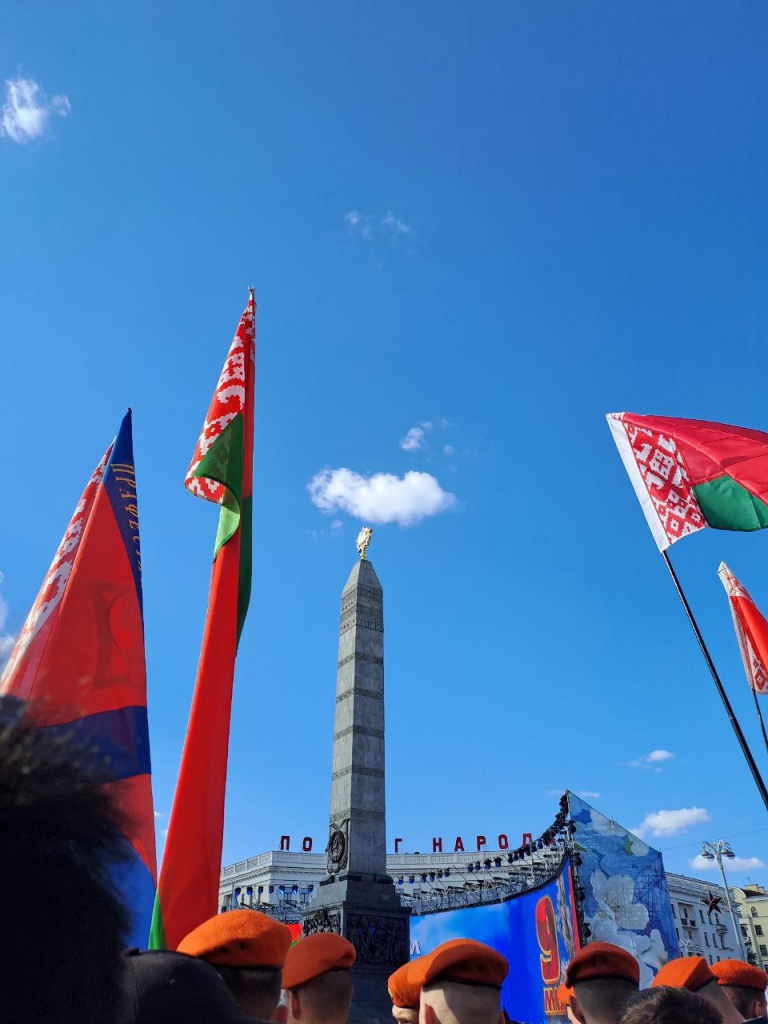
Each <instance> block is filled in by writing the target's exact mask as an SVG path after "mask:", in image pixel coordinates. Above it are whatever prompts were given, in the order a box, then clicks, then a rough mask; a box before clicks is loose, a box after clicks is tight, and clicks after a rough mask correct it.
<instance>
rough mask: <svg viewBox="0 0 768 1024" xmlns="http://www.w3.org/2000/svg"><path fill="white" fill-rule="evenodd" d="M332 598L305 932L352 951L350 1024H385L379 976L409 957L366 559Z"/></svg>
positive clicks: (376, 607) (376, 596)
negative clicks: (326, 787) (333, 654)
mask: <svg viewBox="0 0 768 1024" xmlns="http://www.w3.org/2000/svg"><path fill="white" fill-rule="evenodd" d="M370 539H371V531H370V529H368V528H367V527H364V528H363V529H362V530H361V531H360V535H359V536H358V538H357V549H358V552H359V554H360V560H359V561H358V562H357V564H356V565H355V567H354V569H353V570H352V572H351V573H350V576H349V579H348V580H347V583H346V586H345V587H344V590H343V592H342V595H341V622H340V625H339V658H338V667H337V675H336V718H335V728H334V737H333V770H332V776H331V814H330V828H329V834H328V847H327V851H326V852H327V856H328V861H327V871H328V874H327V877H326V878H325V879H323V881H322V882H321V883H320V885H319V887H318V891H317V894H316V896H315V899H314V900H313V902H312V908H311V910H310V912H309V914H308V915H307V917H306V918H305V920H304V932H305V934H310V933H312V932H316V931H333V932H338V933H339V934H341V935H343V936H344V937H345V938H347V939H349V940H350V942H352V943H353V944H354V946H355V949H356V950H357V961H356V963H355V966H354V967H353V969H352V970H353V987H354V995H353V999H352V1010H351V1012H350V1016H349V1021H350V1024H358V1022H362V1021H366V1022H369V1024H370V1022H376V1021H380V1022H381V1024H385V1022H386V1024H391V1021H392V1016H391V1002H390V1000H389V996H388V995H387V985H386V982H387V977H388V976H389V975H390V974H391V973H392V971H394V970H395V968H397V967H399V966H400V965H401V964H403V963H405V961H406V960H407V959H408V956H409V942H408V911H407V910H405V909H404V908H403V907H402V906H401V905H400V900H399V898H398V895H397V892H396V890H395V887H394V885H393V883H392V879H391V878H390V877H389V876H388V875H387V857H386V825H385V811H386V804H385V798H384V599H383V592H382V589H381V584H380V583H379V580H378V578H377V576H376V573H375V572H374V569H373V566H372V565H371V563H370V562H369V561H368V559H367V558H366V550H367V547H368V543H369V542H370Z"/></svg>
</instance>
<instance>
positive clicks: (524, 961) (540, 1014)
mask: <svg viewBox="0 0 768 1024" xmlns="http://www.w3.org/2000/svg"><path fill="white" fill-rule="evenodd" d="M448 939H476V940H477V941H478V942H485V943H486V945H488V946H492V947H493V948H494V949H497V950H498V951H499V952H500V953H502V954H503V955H504V956H505V957H506V958H507V960H508V961H509V974H508V975H507V979H506V981H505V982H504V985H503V987H502V990H501V1005H502V1008H503V1009H504V1011H505V1012H506V1014H507V1016H508V1017H510V1018H511V1019H512V1020H513V1021H520V1022H522V1024H546V1022H548V1021H549V1022H552V1024H560V1022H565V1021H566V1016H565V1010H564V1008H563V1006H562V1005H561V1004H560V1002H559V1001H558V998H557V986H558V985H559V984H560V982H561V981H562V980H563V978H564V977H565V968H566V966H567V964H568V961H569V960H570V959H571V957H572V956H573V954H574V952H575V951H576V950H577V949H578V939H577V929H576V914H575V910H574V902H573V886H572V883H571V872H570V860H569V859H568V858H566V859H565V862H564V864H563V866H562V868H561V870H560V872H559V874H558V875H557V877H556V878H554V879H552V881H550V882H546V883H545V884H544V885H542V886H539V888H537V889H532V890H529V891H528V892H525V893H521V894H520V895H519V896H513V897H512V898H511V899H509V900H505V901H504V902H503V903H493V904H490V905H487V906H480V907H466V908H462V909H459V910H444V911H440V912H438V913H436V914H424V915H422V916H421V917H413V918H411V958H412V959H413V958H414V957H417V956H422V955H423V954H424V953H430V952H432V950H433V949H434V948H435V947H436V946H439V945H440V944H441V943H443V942H447V941H448Z"/></svg>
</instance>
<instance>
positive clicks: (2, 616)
mask: <svg viewBox="0 0 768 1024" xmlns="http://www.w3.org/2000/svg"><path fill="white" fill-rule="evenodd" d="M2 582H3V574H2V573H1V572H0V583H2ZM7 618H8V602H7V601H6V600H5V598H4V597H3V595H2V594H0V665H1V664H2V663H3V662H4V661H5V659H6V658H7V657H8V655H9V654H10V653H11V651H12V650H13V648H14V644H15V643H16V637H15V636H14V635H13V634H12V633H6V631H5V622H6V619H7Z"/></svg>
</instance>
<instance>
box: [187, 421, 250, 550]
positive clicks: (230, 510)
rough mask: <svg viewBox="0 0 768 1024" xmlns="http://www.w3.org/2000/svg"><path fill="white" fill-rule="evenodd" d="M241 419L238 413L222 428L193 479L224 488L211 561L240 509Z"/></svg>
mask: <svg viewBox="0 0 768 1024" xmlns="http://www.w3.org/2000/svg"><path fill="white" fill-rule="evenodd" d="M243 431H244V425H243V417H242V414H241V413H238V414H237V415H236V416H235V417H234V418H233V419H231V420H230V421H229V423H228V424H227V425H226V427H224V429H223V430H222V432H221V433H220V434H219V436H218V437H217V438H216V440H215V441H214V442H213V444H212V445H211V447H210V448H209V449H208V451H207V452H206V453H205V455H204V456H203V457H202V459H201V460H200V463H199V465H198V467H197V469H196V470H195V472H194V474H193V475H194V476H195V477H198V478H205V477H207V478H208V479H209V480H216V481H217V483H220V484H223V485H224V487H225V488H226V494H225V497H224V501H223V503H222V505H221V514H220V515H219V528H218V530H217V531H216V544H215V545H214V549H213V557H214V558H215V557H216V552H217V551H218V550H219V548H220V547H221V545H222V544H226V543H227V541H228V540H229V539H230V538H231V537H232V536H233V535H234V533H235V530H236V529H237V528H238V526H239V525H240V506H241V500H242V493H243Z"/></svg>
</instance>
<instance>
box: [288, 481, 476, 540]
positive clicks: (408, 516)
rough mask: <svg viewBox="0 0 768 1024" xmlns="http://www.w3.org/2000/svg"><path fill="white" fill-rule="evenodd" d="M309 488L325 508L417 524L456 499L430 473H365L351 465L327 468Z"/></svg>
mask: <svg viewBox="0 0 768 1024" xmlns="http://www.w3.org/2000/svg"><path fill="white" fill-rule="evenodd" d="M307 489H308V491H309V495H310V497H311V499H312V502H313V504H315V505H316V506H317V508H319V509H320V511H321V512H327V513H329V514H330V513H333V512H347V513H348V514H349V515H351V516H354V517H355V518H356V519H361V520H364V521H365V522H367V523H398V524H399V525H400V526H413V525H414V524H415V523H418V522H419V521H420V520H422V519H426V518H427V517H428V516H434V515H437V514H438V513H439V512H444V511H445V510H446V509H447V508H450V507H451V506H452V505H454V504H455V503H456V497H455V495H453V494H450V493H449V492H448V491H444V490H443V488H442V487H441V486H440V484H439V482H438V481H437V480H436V479H435V477H433V476H431V475H430V474H429V473H416V472H409V473H406V474H405V475H404V476H402V477H398V476H395V475H394V474H393V473H374V474H373V475H372V476H362V475H361V474H360V473H355V472H354V471H353V470H351V469H344V468H342V469H323V470H321V471H320V472H319V473H316V474H315V476H314V477H313V478H312V479H311V480H310V482H309V483H308V484H307Z"/></svg>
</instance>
